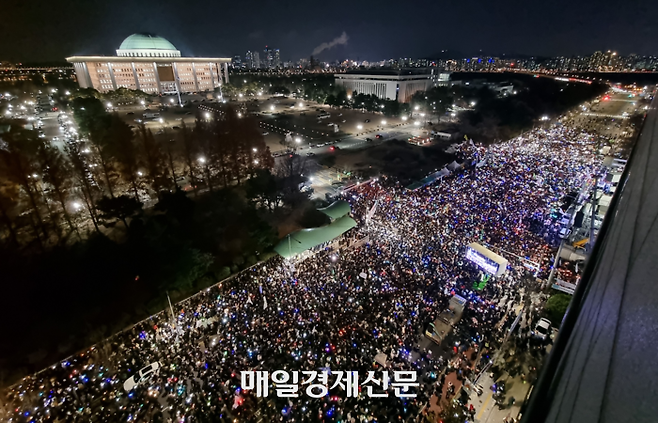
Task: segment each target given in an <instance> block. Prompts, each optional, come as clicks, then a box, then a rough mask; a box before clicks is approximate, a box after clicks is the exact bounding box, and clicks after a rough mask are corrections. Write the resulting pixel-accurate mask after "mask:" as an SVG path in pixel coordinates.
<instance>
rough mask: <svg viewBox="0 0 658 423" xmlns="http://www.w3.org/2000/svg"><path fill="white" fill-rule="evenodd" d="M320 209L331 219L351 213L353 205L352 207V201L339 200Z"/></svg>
mask: <svg viewBox="0 0 658 423" xmlns="http://www.w3.org/2000/svg"><path fill="white" fill-rule="evenodd" d="M318 211H320V212H322V213H324V214H326V215H327V216H329V217H330V218H331V219H334V220H335V219H339V218H341V217H343V216H346V215H348V214H350V213H351V212H352V207H350V203H348V202H347V201H345V200H338V201H334V202H333V203H332V204H330V205H329V206H327V207H325V208H322V209H318Z"/></svg>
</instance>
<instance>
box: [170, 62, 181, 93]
mask: <svg viewBox="0 0 658 423" xmlns="http://www.w3.org/2000/svg"><path fill="white" fill-rule="evenodd" d="M172 64H173V65H174V83H175V84H176V91H178V92H181V89H180V78H179V77H178V66H176V62H173V63H172Z"/></svg>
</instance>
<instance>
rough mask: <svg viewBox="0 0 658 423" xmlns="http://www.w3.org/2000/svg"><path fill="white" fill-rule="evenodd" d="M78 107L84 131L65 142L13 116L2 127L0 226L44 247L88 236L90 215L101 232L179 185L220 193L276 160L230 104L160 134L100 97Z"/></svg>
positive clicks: (18, 240) (74, 105)
mask: <svg viewBox="0 0 658 423" xmlns="http://www.w3.org/2000/svg"><path fill="white" fill-rule="evenodd" d="M70 107H71V110H72V111H73V116H74V119H75V121H76V123H77V126H78V128H79V133H78V135H77V136H73V133H72V132H71V135H72V137H70V138H68V139H66V141H65V142H64V147H63V148H58V146H55V145H54V144H52V143H50V142H49V141H47V140H46V139H45V138H41V137H39V136H38V134H37V133H36V131H32V130H28V129H25V128H24V127H23V126H21V125H19V124H17V123H15V122H7V126H6V128H7V130H6V131H5V132H4V133H3V134H1V135H0V136H1V138H2V143H1V144H0V181H1V185H0V225H1V228H2V230H3V231H4V233H5V238H6V239H7V241H8V242H9V243H10V244H11V245H13V246H16V247H22V246H26V245H32V244H35V245H36V246H37V247H38V248H39V249H41V250H43V249H44V248H47V246H48V245H52V244H53V243H59V242H64V241H65V240H66V239H67V238H68V237H69V236H71V235H74V236H76V237H80V236H81V235H80V230H81V225H82V224H84V222H87V221H88V222H89V223H90V224H91V226H92V227H93V229H94V230H96V231H100V230H101V225H102V224H103V223H104V222H105V221H108V220H122V221H123V222H124V223H125V222H126V219H127V218H129V217H130V216H131V215H133V214H134V213H136V212H138V211H139V209H140V208H141V207H142V204H143V203H145V202H149V201H152V200H154V199H157V198H159V197H160V195H161V193H162V192H169V191H174V190H176V189H177V187H179V186H180V185H183V184H186V185H187V186H188V188H189V189H190V190H191V192H192V193H193V194H194V195H197V194H198V193H199V192H200V191H201V190H207V191H210V192H212V191H214V190H217V189H219V188H223V187H229V186H232V185H239V184H241V183H243V182H244V181H246V180H247V179H248V178H249V177H251V176H252V175H255V174H256V172H257V171H259V170H269V169H272V168H273V165H274V160H273V158H272V155H271V154H270V152H269V149H268V148H267V147H266V146H265V143H264V141H263V137H262V135H261V134H260V132H259V131H258V126H257V125H256V124H255V123H254V122H252V121H251V118H249V117H238V115H237V113H236V112H235V111H234V110H233V109H231V108H226V109H225V110H221V111H220V110H218V111H217V112H216V113H212V114H211V116H210V117H209V118H207V117H205V116H201V115H200V114H199V115H198V116H197V117H196V121H195V124H194V126H193V127H191V128H188V127H187V126H186V125H185V124H184V123H181V125H180V130H178V131H173V130H169V132H165V133H164V134H163V136H160V137H156V136H154V134H153V133H152V131H151V129H149V128H147V126H146V124H145V123H144V122H141V123H140V124H139V125H137V127H136V128H134V129H133V128H131V127H130V126H129V125H128V124H127V123H125V122H124V121H123V120H122V119H121V117H119V116H118V114H116V113H108V112H107V110H106V108H105V105H104V104H103V103H102V102H101V101H100V100H99V99H98V98H96V97H77V98H75V99H74V100H73V101H72V102H71V104H70ZM62 119H63V120H61V121H62V122H63V123H64V124H66V121H65V119H67V118H66V117H65V118H62ZM183 188H184V187H183Z"/></svg>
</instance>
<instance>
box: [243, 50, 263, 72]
mask: <svg viewBox="0 0 658 423" xmlns="http://www.w3.org/2000/svg"><path fill="white" fill-rule="evenodd" d="M244 61H245V63H244V64H245V65H246V66H247V68H248V69H258V68H260V56H259V55H258V52H257V51H247V54H245V56H244Z"/></svg>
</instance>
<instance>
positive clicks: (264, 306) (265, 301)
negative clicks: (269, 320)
mask: <svg viewBox="0 0 658 423" xmlns="http://www.w3.org/2000/svg"><path fill="white" fill-rule="evenodd" d="M266 309H267V298H265V297H263V310H266Z"/></svg>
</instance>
